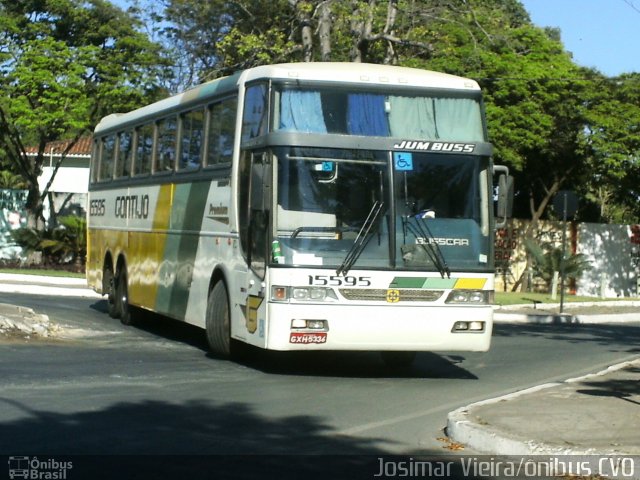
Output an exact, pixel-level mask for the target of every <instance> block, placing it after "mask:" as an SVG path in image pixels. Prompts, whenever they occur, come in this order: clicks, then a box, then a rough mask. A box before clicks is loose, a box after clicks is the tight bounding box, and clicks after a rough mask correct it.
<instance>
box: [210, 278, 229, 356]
mask: <svg viewBox="0 0 640 480" xmlns="http://www.w3.org/2000/svg"><path fill="white" fill-rule="evenodd" d="M206 332H207V342H208V343H209V349H210V350H211V353H213V354H214V355H216V356H218V357H221V358H229V357H230V356H231V321H230V312H229V297H228V295H227V287H226V286H225V284H224V282H223V281H222V280H220V281H219V282H218V283H216V284H215V285H214V287H213V289H212V290H211V292H210V293H209V298H208V299H207V319H206Z"/></svg>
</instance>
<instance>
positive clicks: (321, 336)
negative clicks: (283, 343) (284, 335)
mask: <svg viewBox="0 0 640 480" xmlns="http://www.w3.org/2000/svg"><path fill="white" fill-rule="evenodd" d="M289 343H301V344H310V343H327V333H326V332H318V333H302V332H294V333H292V334H291V336H290V337H289Z"/></svg>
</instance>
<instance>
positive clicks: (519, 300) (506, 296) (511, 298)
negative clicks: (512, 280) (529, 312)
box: [495, 292, 640, 305]
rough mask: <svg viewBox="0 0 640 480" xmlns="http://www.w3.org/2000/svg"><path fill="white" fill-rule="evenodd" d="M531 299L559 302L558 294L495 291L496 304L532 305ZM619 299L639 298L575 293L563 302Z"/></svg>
mask: <svg viewBox="0 0 640 480" xmlns="http://www.w3.org/2000/svg"><path fill="white" fill-rule="evenodd" d="M533 300H535V301H538V302H541V303H560V294H558V295H557V297H556V299H555V300H553V299H552V298H551V294H549V293H523V292H496V300H495V303H496V305H519V304H529V305H533ZM619 300H636V301H637V300H640V299H639V298H638V297H626V298H600V297H579V296H577V295H565V296H564V302H565V303H571V302H616V301H619Z"/></svg>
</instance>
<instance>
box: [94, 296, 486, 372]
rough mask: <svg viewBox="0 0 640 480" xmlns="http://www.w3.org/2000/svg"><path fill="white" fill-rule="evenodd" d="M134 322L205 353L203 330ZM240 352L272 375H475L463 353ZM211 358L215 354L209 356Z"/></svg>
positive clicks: (157, 319)
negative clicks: (396, 360) (396, 364)
mask: <svg viewBox="0 0 640 480" xmlns="http://www.w3.org/2000/svg"><path fill="white" fill-rule="evenodd" d="M91 308H92V309H94V310H97V311H99V312H101V313H104V314H105V317H106V319H108V320H109V321H111V322H113V323H114V324H116V325H119V321H118V320H115V319H112V318H110V317H108V316H107V305H106V301H104V300H101V301H98V302H96V303H94V304H93V305H91ZM134 315H135V325H134V326H133V327H121V328H129V329H130V328H133V329H135V331H138V332H145V333H148V334H150V335H151V336H154V337H157V338H159V339H165V340H169V341H172V342H178V343H182V344H185V345H190V346H192V347H194V348H197V349H199V350H202V351H203V352H205V353H206V354H207V355H208V356H211V355H210V354H209V353H208V346H207V342H206V337H205V333H204V330H202V329H201V328H198V327H195V326H193V325H189V324H186V323H183V322H178V321H175V320H172V319H170V318H167V317H164V316H162V315H158V314H155V313H152V312H147V311H143V310H136V311H135V313H134ZM237 347H239V348H238V350H239V352H240V353H239V355H238V356H237V357H236V358H234V360H235V361H236V362H238V363H240V364H243V365H245V366H247V367H249V368H253V369H256V370H260V371H262V372H265V373H269V374H274V375H299V376H323V377H353V378H389V377H390V378H447V379H470V380H476V379H477V378H478V377H477V376H475V375H474V374H473V373H471V372H469V371H468V370H466V369H464V368H462V367H461V366H460V364H461V363H462V362H463V361H464V357H462V356H459V355H457V356H448V355H438V354H434V353H429V352H421V353H418V355H417V357H416V360H415V362H414V363H413V365H412V366H410V367H407V368H397V369H394V368H390V367H387V366H386V365H385V364H384V363H383V362H382V360H381V359H380V355H379V352H341V351H324V352H318V351H315V352H314V351H308V352H300V351H299V352H275V351H264V350H262V349H258V348H253V347H251V346H246V345H239V344H238V345H237ZM212 358H214V357H212Z"/></svg>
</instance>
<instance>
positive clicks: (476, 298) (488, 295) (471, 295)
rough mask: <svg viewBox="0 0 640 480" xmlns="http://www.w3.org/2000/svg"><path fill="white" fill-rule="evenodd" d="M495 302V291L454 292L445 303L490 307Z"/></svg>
mask: <svg viewBox="0 0 640 480" xmlns="http://www.w3.org/2000/svg"><path fill="white" fill-rule="evenodd" d="M492 302H493V290H452V291H451V293H450V294H449V296H448V297H447V299H446V300H445V303H458V304H470V305H489V304H491V303H492Z"/></svg>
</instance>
